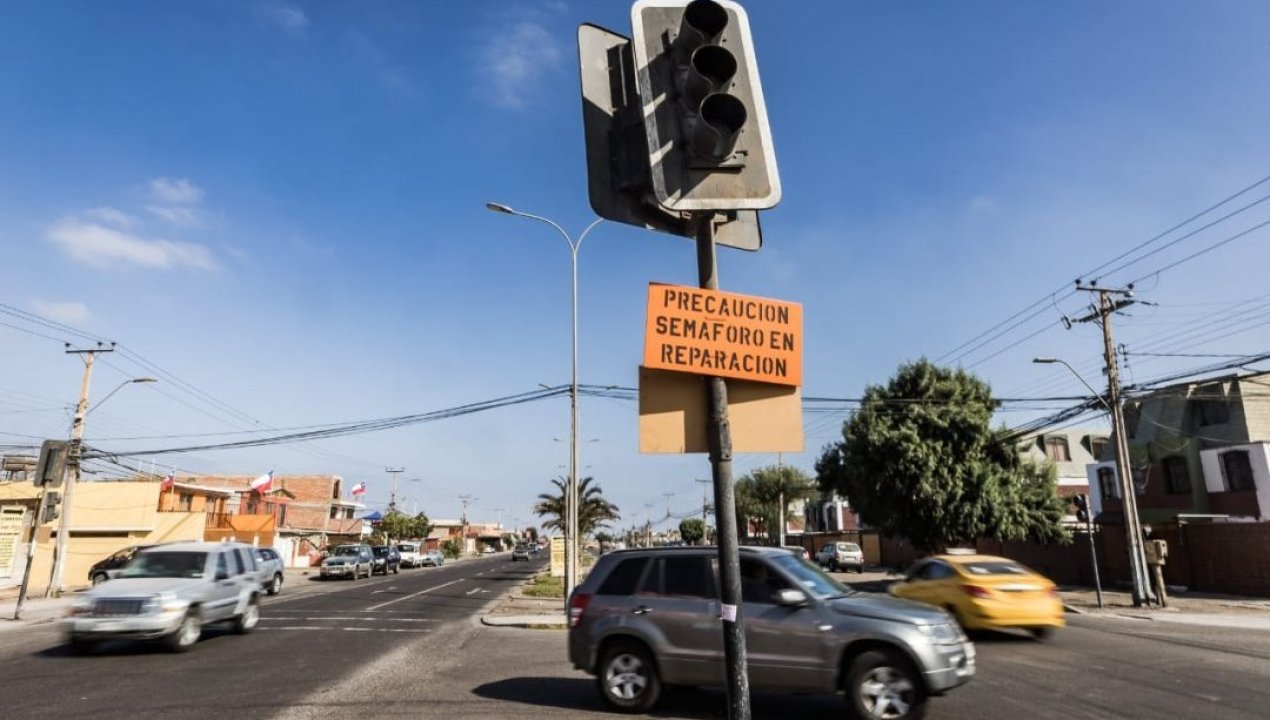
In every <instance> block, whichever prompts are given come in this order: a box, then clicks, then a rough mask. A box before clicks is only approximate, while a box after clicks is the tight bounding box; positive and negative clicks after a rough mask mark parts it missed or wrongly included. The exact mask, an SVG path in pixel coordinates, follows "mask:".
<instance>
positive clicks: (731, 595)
mask: <svg viewBox="0 0 1270 720" xmlns="http://www.w3.org/2000/svg"><path fill="white" fill-rule="evenodd" d="M696 231H697V232H696V234H697V276H698V280H699V281H700V285H701V287H702V288H703V289H706V290H718V289H719V276H718V267H717V265H716V261H715V253H714V224H713V218H712V217H710V216H709V215H707V216H704V217H701V218H699V219H698V223H697V228H696ZM705 390H706V395H707V402H708V405H707V407H708V408H709V412H710V421H709V426H708V428H707V432H706V434H707V437H708V439H709V443H710V469H711V475H712V476H713V479H714V519H715V523H716V524H717V525H718V529H717V531H716V533H717V535H718V538H719V581H720V588H719V590H720V592H719V601H720V620H721V621H722V625H723V627H722V629H723V657H724V663H725V670H726V672H727V692H728V718H729V720H749V718H750V678H749V673H748V671H747V667H746V666H747V664H748V663H747V660H746V651H745V625H744V619H743V618H742V602H741V558H740V550H739V544H740V543H739V541H738V540H737V532H736V503H735V498H734V496H733V487H732V430H731V427H730V426H729V424H728V387H727V385H726V384H725V383H724V382H723V378H721V377H708V378H706V381H705Z"/></svg>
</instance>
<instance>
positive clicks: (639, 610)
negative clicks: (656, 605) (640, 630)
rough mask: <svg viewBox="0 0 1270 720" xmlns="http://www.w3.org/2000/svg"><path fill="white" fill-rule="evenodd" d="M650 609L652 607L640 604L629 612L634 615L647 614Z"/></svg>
mask: <svg viewBox="0 0 1270 720" xmlns="http://www.w3.org/2000/svg"><path fill="white" fill-rule="evenodd" d="M652 611H653V609H652V608H650V607H648V606H647V605H640V606H639V607H637V608H635V609H634V610H632V611H631V613H632V614H634V615H647V614H648V613H650V612H652Z"/></svg>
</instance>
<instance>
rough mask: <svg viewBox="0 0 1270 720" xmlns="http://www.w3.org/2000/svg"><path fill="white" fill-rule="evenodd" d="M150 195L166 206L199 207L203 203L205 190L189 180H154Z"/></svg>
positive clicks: (151, 184) (165, 178) (164, 178)
mask: <svg viewBox="0 0 1270 720" xmlns="http://www.w3.org/2000/svg"><path fill="white" fill-rule="evenodd" d="M150 194H151V195H152V196H153V197H154V199H155V200H156V201H157V202H160V203H164V204H166V205H197V204H198V203H200V202H202V201H203V188H201V187H199V186H197V185H195V184H194V183H192V182H190V181H189V180H188V179H187V178H178V179H175V180H174V179H172V178H167V177H160V178H154V179H153V180H151V181H150Z"/></svg>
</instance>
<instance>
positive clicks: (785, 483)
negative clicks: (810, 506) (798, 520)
mask: <svg viewBox="0 0 1270 720" xmlns="http://www.w3.org/2000/svg"><path fill="white" fill-rule="evenodd" d="M818 492H819V490H818V489H817V487H816V484H815V483H813V482H812V479H811V477H809V476H808V475H807V473H805V472H803V471H802V470H799V469H798V468H795V467H790V466H788V465H769V466H767V467H762V468H759V469H757V470H754V471H753V472H750V473H748V474H746V475H745V476H744V477H742V478H741V479H740V480H738V481H737V483H736V489H735V496H736V522H737V525H738V528H739V529H740V530H741V533H742V535H744V534H746V533H747V531H748V528H749V525H750V524H751V523H753V525H754V526H755V528H756V530H757V531H758V532H760V533H762V534H763V535H765V536H766V537H767V538H768V541H769V542H771V543H773V544H775V543H777V542H779V539H780V527H781V522H782V520H788V519H789V517H790V513H789V505H790V503H793V502H797V501H799V500H810V499H811V498H814V497H816V495H817V493H818ZM782 500H783V502H784V505H783V506H782Z"/></svg>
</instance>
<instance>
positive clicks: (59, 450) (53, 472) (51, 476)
mask: <svg viewBox="0 0 1270 720" xmlns="http://www.w3.org/2000/svg"><path fill="white" fill-rule="evenodd" d="M69 449H70V443H69V442H67V441H66V440H45V441H44V444H43V445H41V446H40V459H39V462H37V463H36V465H35V479H34V483H35V484H36V485H37V486H38V485H48V486H49V487H60V486H61V484H62V476H63V475H65V474H66V455H67V453H68V451H69Z"/></svg>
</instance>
